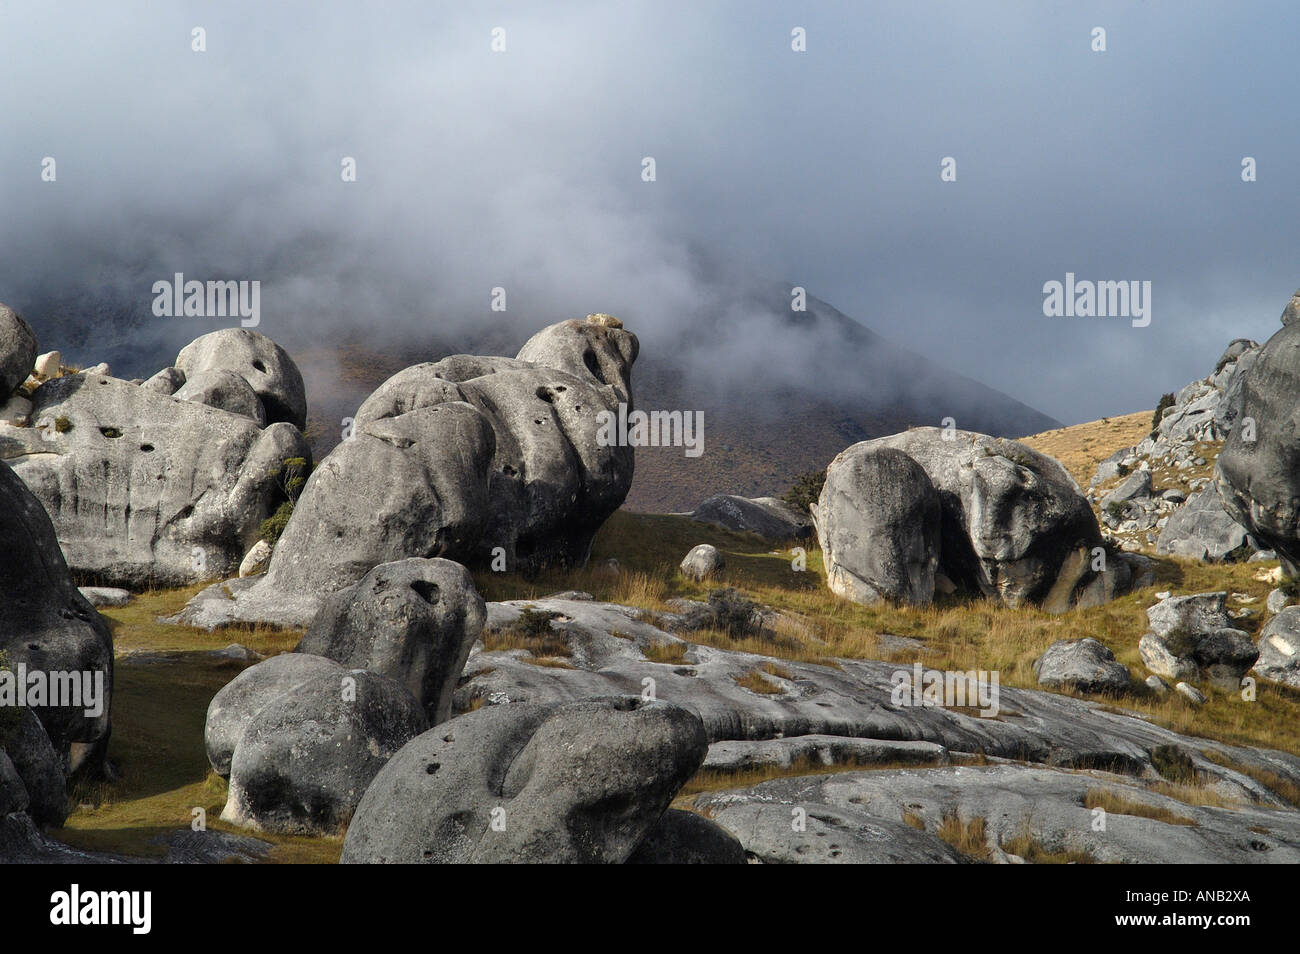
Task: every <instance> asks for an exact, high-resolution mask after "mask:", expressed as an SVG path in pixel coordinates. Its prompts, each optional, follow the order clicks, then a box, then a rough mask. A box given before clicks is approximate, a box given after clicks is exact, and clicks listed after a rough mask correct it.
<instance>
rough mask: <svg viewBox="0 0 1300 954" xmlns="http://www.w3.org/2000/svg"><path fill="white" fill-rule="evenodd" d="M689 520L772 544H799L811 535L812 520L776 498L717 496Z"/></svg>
mask: <svg viewBox="0 0 1300 954" xmlns="http://www.w3.org/2000/svg"><path fill="white" fill-rule="evenodd" d="M691 519H692V520H698V521H699V522H701V523H708V524H713V525H714V526H718V527H723V528H724V529H727V530H735V531H737V532H741V533H755V534H757V535H758V536H760V537H763V538H764V539H767V540H772V541H774V542H778V543H779V542H784V541H786V540H801V539H803V538H805V537H807V536H808V535H809V534H811V533H812V529H813V526H812V519H811V518H810V517H809V516H808V514H806V513H799V512H798V511H797V510H795V509H794V508H793V507H791V506H790V505H789V504H788V503H786V502H785V501H784V500H779V499H778V498H776V497H753V498H750V497H736V496H733V495H732V494H716V495H714V496H712V497H710V498H709V499H708V500H706V501H704V502H703V503H702V504H700V505H699V506H698V507H696V508H695V511H694V512H693V513H692V514H691Z"/></svg>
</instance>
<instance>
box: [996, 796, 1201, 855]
mask: <svg viewBox="0 0 1300 954" xmlns="http://www.w3.org/2000/svg"><path fill="white" fill-rule="evenodd" d="M1083 807H1084V808H1100V809H1101V810H1102V811H1104V812H1105V813H1106V814H1107V815H1133V816H1136V817H1138V818H1150V819H1152V820H1153V821H1158V822H1164V823H1165V824H1166V825H1195V824H1196V822H1195V821H1193V820H1192V819H1190V818H1188V817H1186V816H1185V815H1178V814H1175V813H1174V812H1171V811H1170V810H1169V809H1167V808H1163V807H1160V806H1156V805H1147V804H1144V803H1142V802H1135V801H1133V800H1132V799H1131V798H1126V797H1125V796H1123V795H1121V794H1119V793H1118V792H1116V791H1114V790H1112V789H1108V788H1094V789H1090V790H1089V791H1088V793H1087V794H1086V795H1084V797H1083ZM1015 853H1016V854H1019V852H1015Z"/></svg>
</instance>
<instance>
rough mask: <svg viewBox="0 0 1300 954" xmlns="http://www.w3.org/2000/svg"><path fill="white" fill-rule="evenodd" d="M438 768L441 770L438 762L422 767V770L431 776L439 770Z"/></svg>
mask: <svg viewBox="0 0 1300 954" xmlns="http://www.w3.org/2000/svg"><path fill="white" fill-rule="evenodd" d="M440 768H442V765H441V764H439V763H438V762H430V763H429V764H428V765H426V766H425V767H424V770H425V772H427V773H428V774H430V775H432V774H433V773H434V772H436V771H438V769H440Z"/></svg>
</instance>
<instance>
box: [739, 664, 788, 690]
mask: <svg viewBox="0 0 1300 954" xmlns="http://www.w3.org/2000/svg"><path fill="white" fill-rule="evenodd" d="M735 679H736V685H738V686H740V688H742V689H748V690H749V691H750V692H756V693H758V694H759V695H762V696H779V695H781V693H783V692H785V690H784V689H782V688H781V687H780V686H778V685H777V684H776V683H774V682H772V680H770V679H768V678H767V677H766V676H764V675H763V674H762V673H761V672H759V671H758V670H757V669H751V670H749V671H748V672H746V673H742V674H741V675H739V676H736V677H735Z"/></svg>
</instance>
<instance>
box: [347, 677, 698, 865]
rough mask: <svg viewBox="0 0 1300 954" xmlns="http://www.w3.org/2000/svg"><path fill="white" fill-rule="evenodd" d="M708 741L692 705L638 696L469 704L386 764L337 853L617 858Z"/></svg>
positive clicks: (648, 825) (437, 859)
mask: <svg viewBox="0 0 1300 954" xmlns="http://www.w3.org/2000/svg"><path fill="white" fill-rule="evenodd" d="M707 744H708V743H707V739H706V737H705V734H704V728H703V726H702V725H701V724H700V720H699V718H698V717H696V716H694V715H692V714H691V713H690V712H688V711H686V710H685V709H683V708H680V707H678V706H673V705H667V704H665V703H661V702H646V701H644V700H641V699H638V698H635V697H618V698H603V699H584V700H581V701H577V702H568V703H564V704H560V705H509V706H492V707H489V708H486V709H481V710H479V711H477V712H471V713H469V714H468V715H464V716H461V717H459V718H457V719H453V720H452V721H451V722H448V723H446V724H445V725H442V726H439V727H438V728H436V729H433V730H431V731H429V732H427V733H425V734H424V735H421V736H420V737H418V738H417V739H415V740H414V741H412V742H411V743H410V744H408V745H407V746H406V747H405V748H403V749H402V750H401V751H400V752H399V753H397V755H396V756H395V757H394V758H392V759H391V760H390V761H389V762H388V764H387V765H385V766H384V768H383V769H382V770H381V771H380V773H379V775H378V776H377V777H376V778H375V781H374V783H373V784H372V785H371V786H370V788H369V789H368V790H367V791H366V794H365V797H364V798H363V799H362V800H361V804H360V805H359V806H358V807H357V812H356V815H355V816H354V817H353V819H352V824H351V826H350V827H349V828H348V833H347V838H346V840H345V841H344V844H343V857H342V861H343V862H344V863H352V864H356V863H389V864H421V863H423V864H451V863H466V862H470V863H491V862H510V863H527V862H535V863H537V862H544V863H566V862H567V863H574V862H576V863H613V864H618V863H622V862H624V861H626V860H628V858H629V856H630V855H631V854H632V853H633V851H634V850H635V849H636V848H637V846H638V845H639V844H640V843H641V842H642V841H643V840H644V839H645V837H646V836H647V835H648V834H649V833H650V832H651V831H652V829H653V828H654V826H655V825H656V823H657V822H659V820H660V819H661V817H662V816H663V814H664V812H665V810H666V809H667V808H668V803H669V802H670V801H671V800H672V798H673V796H674V795H675V794H676V793H677V791H678V789H680V788H681V786H682V785H683V784H684V783H685V782H686V780H687V779H689V778H690V777H691V775H693V774H694V773H695V771H696V769H698V768H699V766H700V762H701V761H702V760H703V758H704V753H705V750H706V748H707Z"/></svg>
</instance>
